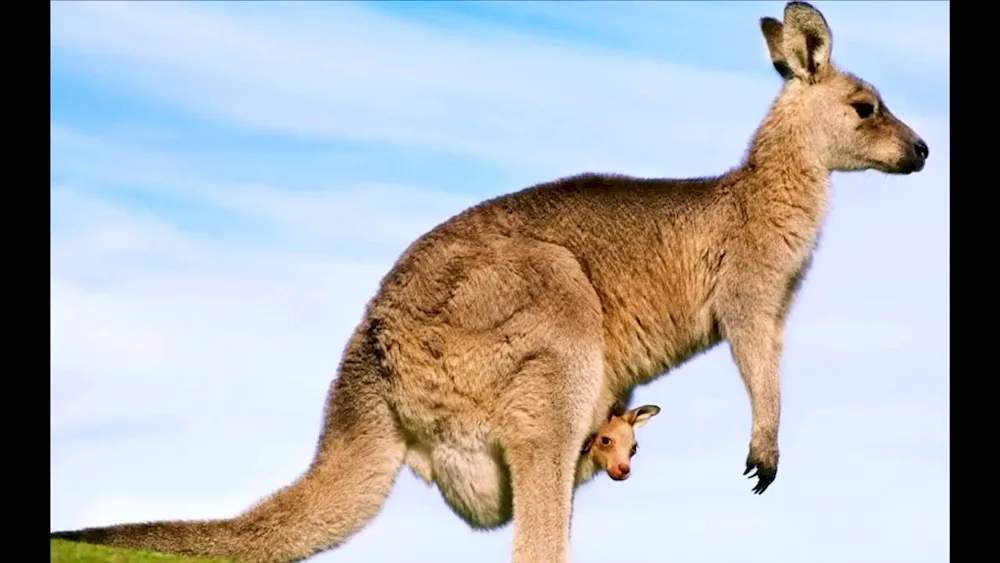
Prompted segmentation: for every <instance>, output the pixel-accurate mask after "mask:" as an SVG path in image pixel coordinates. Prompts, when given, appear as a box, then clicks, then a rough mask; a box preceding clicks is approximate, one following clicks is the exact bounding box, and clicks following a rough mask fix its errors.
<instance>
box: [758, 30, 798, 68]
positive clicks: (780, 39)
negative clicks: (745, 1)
mask: <svg viewBox="0 0 1000 563" xmlns="http://www.w3.org/2000/svg"><path fill="white" fill-rule="evenodd" d="M760 31H761V33H763V34H764V42H765V43H767V53H768V54H769V55H771V64H773V65H774V70H776V71H778V74H780V75H781V77H782V78H784V79H785V80H790V79H791V78H792V77H794V76H795V73H793V72H792V69H791V67H789V66H788V61H787V60H785V46H784V45H785V30H784V26H783V25H782V24H781V22H780V21H778V20H776V19H774V18H760Z"/></svg>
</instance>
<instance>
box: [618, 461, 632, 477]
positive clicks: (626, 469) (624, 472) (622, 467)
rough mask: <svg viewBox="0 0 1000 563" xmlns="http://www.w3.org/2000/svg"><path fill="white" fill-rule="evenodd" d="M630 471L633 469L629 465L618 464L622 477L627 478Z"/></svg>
mask: <svg viewBox="0 0 1000 563" xmlns="http://www.w3.org/2000/svg"><path fill="white" fill-rule="evenodd" d="M629 471H631V468H629V466H628V464H627V463H619V464H618V473H620V474H621V476H622V477H625V476H627V475H628V473H629Z"/></svg>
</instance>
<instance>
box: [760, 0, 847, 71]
mask: <svg viewBox="0 0 1000 563" xmlns="http://www.w3.org/2000/svg"><path fill="white" fill-rule="evenodd" d="M766 25H767V26H768V27H769V28H770V30H771V31H770V36H769V34H768V31H765V32H764V38H765V39H766V40H767V42H768V50H769V51H771V60H772V61H775V58H774V52H775V48H776V47H777V45H774V46H773V47H772V45H771V43H772V41H776V39H777V36H776V30H775V25H774V24H773V23H768V24H766ZM764 26H765V24H764V22H763V20H762V21H761V27H762V28H763V27H764ZM781 28H782V38H781V54H782V55H783V56H784V61H785V64H787V65H788V68H789V69H790V70H791V72H792V75H793V76H794V77H795V78H799V79H801V80H803V81H805V82H806V83H809V84H811V83H813V82H815V81H816V78H817V77H818V76H820V75H821V74H822V73H823V72H824V71H826V69H827V67H828V66H829V65H830V52H831V50H832V49H833V34H832V33H831V32H830V26H828V25H827V23H826V18H824V17H823V14H821V13H820V11H819V10H817V9H816V8H813V7H812V6H811V5H810V4H808V3H807V2H789V3H788V4H787V5H785V23H784V24H783V25H782V26H781ZM777 66H778V64H777V63H776V62H775V68H777ZM779 72H781V71H780V70H779Z"/></svg>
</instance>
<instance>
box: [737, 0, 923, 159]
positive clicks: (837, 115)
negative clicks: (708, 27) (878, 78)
mask: <svg viewBox="0 0 1000 563" xmlns="http://www.w3.org/2000/svg"><path fill="white" fill-rule="evenodd" d="M760 26H761V31H762V32H763V34H764V40H765V42H766V43H767V49H768V52H769V53H770V56H771V61H772V63H773V64H774V68H775V69H776V70H777V71H778V74H780V75H781V77H782V78H783V79H784V81H785V84H784V87H783V88H782V92H781V95H780V96H779V97H778V99H777V100H776V101H775V103H774V106H773V107H772V109H771V113H770V114H769V115H768V118H766V119H765V121H764V123H763V124H762V125H761V133H771V134H770V135H764V136H765V137H770V139H773V141H771V142H770V143H768V142H767V141H765V139H763V138H761V139H759V141H760V142H758V143H757V145H758V146H757V147H756V149H757V150H758V151H759V152H769V147H768V146H767V145H768V144H771V145H772V147H770V150H771V151H772V152H774V153H782V152H783V151H788V147H789V146H791V145H792V144H794V145H797V146H794V147H793V148H792V150H798V151H800V152H801V153H802V154H801V155H800V157H802V158H805V159H807V160H809V161H811V162H808V163H806V164H809V165H815V166H818V167H822V168H825V169H826V170H828V171H834V170H837V171H851V170H869V169H875V170H879V171H881V172H885V173H888V174H909V173H911V172H919V171H920V170H922V169H923V167H924V163H925V161H926V160H927V155H928V152H929V150H928V148H927V143H925V142H924V141H923V139H921V138H920V136H919V135H917V134H916V133H915V132H914V131H913V130H912V129H910V128H909V127H908V126H907V125H906V124H905V123H903V122H902V121H900V120H899V119H898V118H897V117H896V116H895V115H893V114H892V112H890V111H889V108H888V107H887V106H886V104H885V102H884V101H883V100H882V98H881V96H880V95H879V93H878V91H877V90H876V89H875V88H874V87H873V86H872V85H871V84H868V83H867V82H865V81H864V80H861V79H860V78H858V77H856V76H854V75H852V74H850V73H848V72H844V71H842V70H840V69H838V68H837V67H836V66H834V64H833V62H832V61H831V60H830V52H831V50H832V48H833V36H832V35H831V32H830V28H829V27H828V26H827V23H826V19H825V18H824V17H823V14H821V13H820V12H819V11H818V10H817V9H815V8H813V7H812V6H811V5H809V4H808V3H806V2H789V3H788V4H787V5H786V6H785V14H784V22H779V21H778V20H776V19H774V18H761V20H760ZM769 129H770V131H768V130H769ZM779 145H780V148H779ZM751 151H753V149H751ZM760 156H763V155H758V157H760ZM773 156H775V157H779V158H780V156H787V155H786V154H781V155H779V154H774V155H773Z"/></svg>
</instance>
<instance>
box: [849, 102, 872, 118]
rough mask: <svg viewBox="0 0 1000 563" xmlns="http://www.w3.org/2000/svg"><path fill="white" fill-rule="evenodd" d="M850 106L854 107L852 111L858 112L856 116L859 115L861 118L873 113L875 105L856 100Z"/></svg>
mask: <svg viewBox="0 0 1000 563" xmlns="http://www.w3.org/2000/svg"><path fill="white" fill-rule="evenodd" d="M851 107H852V108H854V111H856V112H857V113H858V117H860V118H861V119H865V118H867V117H869V116H870V115H871V114H873V113H875V106H873V105H871V104H866V103H863V102H858V103H854V104H851Z"/></svg>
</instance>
